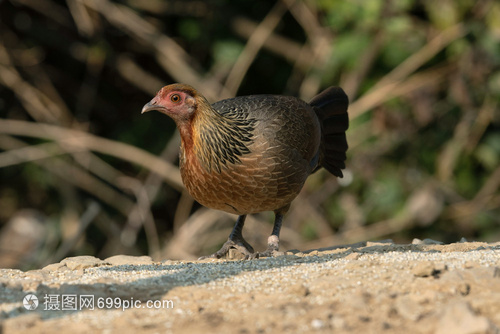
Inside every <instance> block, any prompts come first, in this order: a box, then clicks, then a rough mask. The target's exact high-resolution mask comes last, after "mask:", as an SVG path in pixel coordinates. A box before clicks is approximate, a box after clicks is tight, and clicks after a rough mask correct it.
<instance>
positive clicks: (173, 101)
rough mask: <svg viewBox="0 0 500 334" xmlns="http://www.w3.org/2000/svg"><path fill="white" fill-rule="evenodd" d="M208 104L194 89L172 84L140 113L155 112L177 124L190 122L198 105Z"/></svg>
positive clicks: (160, 92) (163, 89)
mask: <svg viewBox="0 0 500 334" xmlns="http://www.w3.org/2000/svg"><path fill="white" fill-rule="evenodd" d="M205 103H206V104H208V102H206V100H205V98H204V97H203V96H202V95H201V94H199V93H198V92H197V91H196V89H194V88H193V87H191V86H189V85H184V84H173V85H168V86H165V87H163V88H162V89H160V91H159V92H158V93H157V94H156V96H155V97H154V98H153V99H152V100H151V101H150V102H148V103H147V104H146V105H145V106H144V107H143V108H142V113H145V112H148V111H151V110H157V111H159V112H162V113H164V114H165V115H167V116H170V117H171V118H172V119H173V120H174V121H175V122H176V123H177V124H179V123H182V122H185V121H188V120H190V119H191V118H192V117H193V115H194V114H195V112H196V110H197V109H198V106H199V105H200V104H203V105H204V104H205Z"/></svg>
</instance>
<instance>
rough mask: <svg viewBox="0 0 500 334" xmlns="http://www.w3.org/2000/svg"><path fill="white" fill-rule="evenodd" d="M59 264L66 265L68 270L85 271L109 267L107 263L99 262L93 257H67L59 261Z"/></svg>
mask: <svg viewBox="0 0 500 334" xmlns="http://www.w3.org/2000/svg"><path fill="white" fill-rule="evenodd" d="M61 264H64V265H66V267H68V268H69V269H70V270H78V269H86V268H92V267H99V266H103V265H109V263H107V262H105V261H103V260H100V259H98V258H96V257H94V256H88V255H86V256H74V257H67V258H65V259H64V260H62V261H61Z"/></svg>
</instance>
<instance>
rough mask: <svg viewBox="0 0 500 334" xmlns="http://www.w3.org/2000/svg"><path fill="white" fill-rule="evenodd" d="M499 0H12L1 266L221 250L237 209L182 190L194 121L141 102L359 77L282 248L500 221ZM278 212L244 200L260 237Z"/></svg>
mask: <svg viewBox="0 0 500 334" xmlns="http://www.w3.org/2000/svg"><path fill="white" fill-rule="evenodd" d="M499 69H500V3H499V2H498V1H495V0H479V1H472V0H440V1H430V0H427V1H416V0H403V1H395V0H392V1H386V0H357V1H340V0H319V1H312V0H311V1H306V0H304V1H302V0H296V1H294V0H283V1H277V2H273V1H268V0H252V1H243V0H241V1H230V0H211V1H201V0H170V1H168V0H166V1H160V0H152V1H139V0H120V1H110V0H66V1H64V0H59V1H56V0H3V1H2V0H0V116H1V118H0V182H1V183H0V267H18V268H23V269H28V268H37V267H40V266H43V265H45V264H48V263H51V262H55V261H59V260H60V259H62V258H64V257H66V256H73V255H83V254H85V255H95V256H98V257H100V258H106V257H108V256H112V255H116V254H132V255H143V254H148V255H151V256H153V257H154V258H155V259H166V258H170V259H176V258H182V259H190V258H195V257H197V256H200V255H206V254H208V253H210V252H212V251H215V250H216V249H218V248H219V246H220V245H221V244H222V243H223V242H224V241H225V240H226V238H227V236H228V234H229V231H230V230H231V228H232V225H233V223H234V219H235V217H234V216H231V215H229V214H225V213H222V212H217V211H213V210H208V209H205V208H203V207H201V206H200V205H199V204H197V203H195V202H193V200H192V199H191V198H190V197H189V195H188V194H187V193H186V192H185V191H184V190H183V188H182V184H181V182H180V177H179V172H178V169H177V167H176V166H177V163H178V161H177V156H178V145H179V137H178V134H177V133H176V131H175V126H174V123H173V122H172V121H171V120H170V119H169V118H167V117H165V116H164V115H161V114H159V113H153V114H147V115H146V116H141V114H140V111H141V108H142V106H143V105H144V104H145V103H146V102H148V101H149V100H150V99H151V98H152V97H153V95H154V94H155V92H156V91H157V90H158V89H159V88H160V87H162V86H163V85H166V84H169V83H173V82H183V83H187V84H190V85H193V86H194V87H196V88H197V89H198V90H199V91H200V92H202V93H203V94H204V95H205V96H207V98H208V99H209V100H210V101H212V102H215V101H217V100H218V99H222V98H227V97H231V96H235V95H247V94H259V93H275V94H287V95H294V96H299V97H301V98H303V99H305V100H309V99H311V98H312V97H313V96H314V95H315V94H317V93H318V92H319V91H320V90H322V89H324V88H326V87H328V86H330V85H340V86H342V87H343V88H344V89H345V91H346V92H347V93H348V95H349V97H350V101H351V104H350V109H349V113H350V119H351V126H350V129H349V131H348V141H349V145H350V148H349V151H348V161H347V170H346V172H345V177H344V178H343V179H336V178H335V177H334V176H333V175H330V174H328V173H327V172H325V171H320V172H318V173H316V174H314V175H313V176H311V177H310V179H309V180H308V182H307V183H306V186H305V187H304V190H303V192H302V193H301V194H300V195H299V197H298V198H297V199H296V200H295V201H294V203H293V206H292V209H291V211H290V212H289V214H288V216H287V217H286V220H285V224H284V228H283V230H282V245H281V249H282V250H286V249H292V248H298V249H301V250H307V249H312V248H318V247H329V246H334V245H340V244H348V243H354V242H359V241H365V240H380V239H386V238H392V239H393V240H394V241H395V242H402V243H407V242H411V241H412V239H413V238H420V239H423V238H432V239H435V240H440V241H443V242H455V241H458V240H460V239H461V238H466V239H468V240H483V241H494V240H496V241H498V240H499V239H500V191H499V185H500V163H499V161H500V115H499V112H498V107H499V101H500V71H499ZM272 218H273V217H272V214H271V213H262V214H258V215H254V216H252V217H249V219H248V220H247V221H248V222H247V224H246V229H245V231H244V233H245V236H246V238H247V240H248V241H249V242H250V243H251V244H253V245H254V246H257V247H256V248H257V249H261V248H262V249H263V248H264V247H265V241H266V238H267V235H268V234H269V233H270V231H271V227H272Z"/></svg>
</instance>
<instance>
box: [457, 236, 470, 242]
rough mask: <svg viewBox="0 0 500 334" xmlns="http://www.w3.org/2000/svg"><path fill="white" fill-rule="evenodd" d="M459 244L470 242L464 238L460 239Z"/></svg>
mask: <svg viewBox="0 0 500 334" xmlns="http://www.w3.org/2000/svg"><path fill="white" fill-rule="evenodd" d="M459 242H461V243H464V242H469V241H467V239H465V238H464V237H462V239H460V241H459Z"/></svg>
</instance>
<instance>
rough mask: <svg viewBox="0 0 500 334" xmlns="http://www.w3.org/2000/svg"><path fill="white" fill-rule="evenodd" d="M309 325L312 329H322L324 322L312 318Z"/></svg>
mask: <svg viewBox="0 0 500 334" xmlns="http://www.w3.org/2000/svg"><path fill="white" fill-rule="evenodd" d="M311 327H312V328H314V329H322V328H324V327H325V323H324V321H323V320H320V319H314V320H313V321H311Z"/></svg>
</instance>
